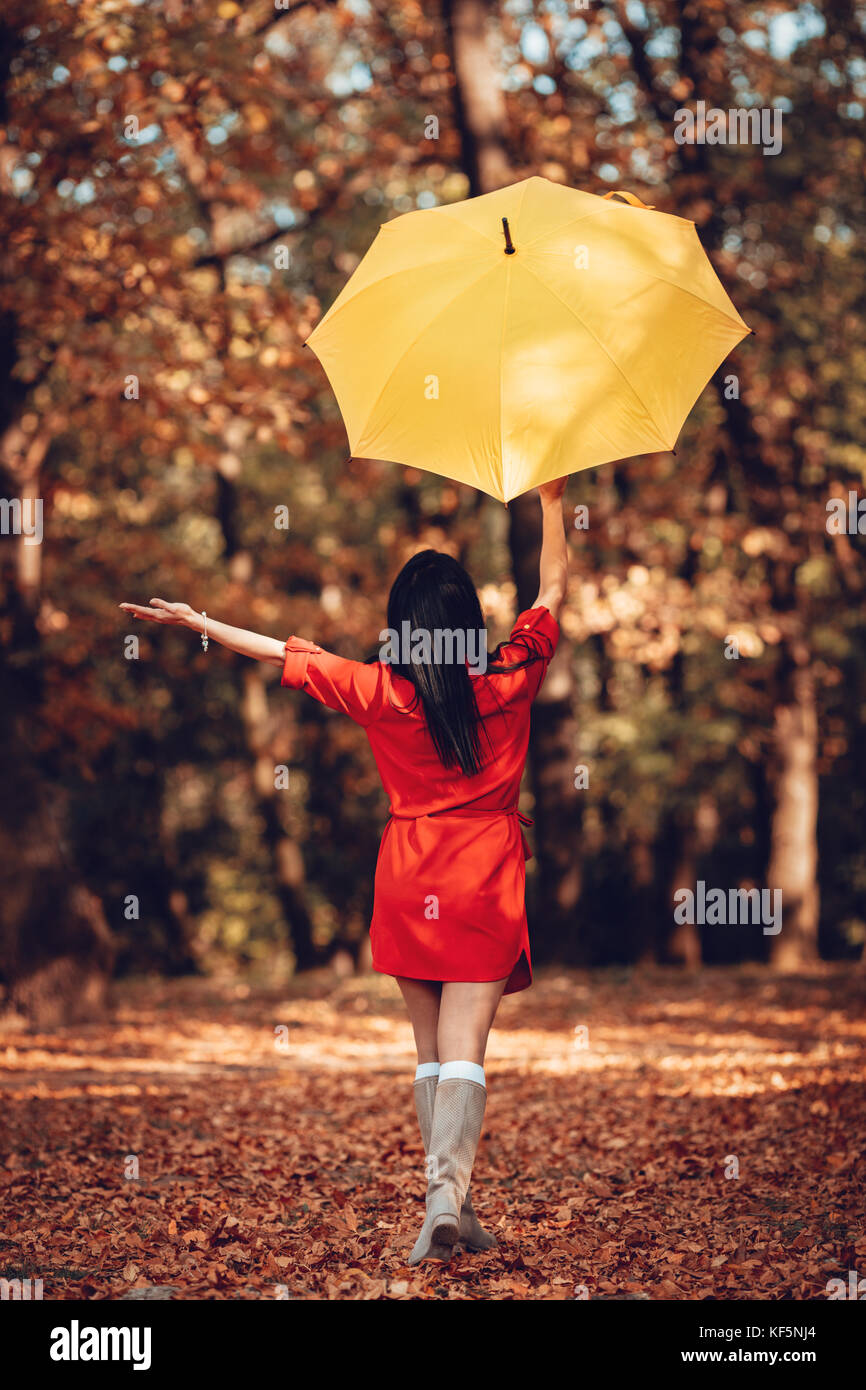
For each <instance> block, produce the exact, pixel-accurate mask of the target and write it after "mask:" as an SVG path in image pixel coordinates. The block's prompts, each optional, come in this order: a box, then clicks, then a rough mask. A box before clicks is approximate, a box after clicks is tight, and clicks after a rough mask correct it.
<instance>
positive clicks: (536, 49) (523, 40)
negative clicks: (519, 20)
mask: <svg viewBox="0 0 866 1390" xmlns="http://www.w3.org/2000/svg"><path fill="white" fill-rule="evenodd" d="M520 51H521V53H522V54H523V56H524V58H525V59H526V61H527V63H534V64H535V65H536V66H537V67H540V66H541V64H542V63H546V62H547V61H548V59H549V58H550V41H549V40H548V37H547V35H546V34H545V32H544V30H543V29H542V27H541V25H540V24H535V23H529V24H524V26H523V30H522V33H521V35H520Z"/></svg>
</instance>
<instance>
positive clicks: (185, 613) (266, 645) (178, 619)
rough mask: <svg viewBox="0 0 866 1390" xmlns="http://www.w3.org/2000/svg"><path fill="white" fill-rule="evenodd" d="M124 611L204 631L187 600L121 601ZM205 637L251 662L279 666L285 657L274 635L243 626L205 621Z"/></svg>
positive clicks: (173, 625) (283, 647)
mask: <svg viewBox="0 0 866 1390" xmlns="http://www.w3.org/2000/svg"><path fill="white" fill-rule="evenodd" d="M120 607H121V608H122V609H123V611H124V613H131V614H132V616H133V617H134V618H146V619H147V620H148V622H151V623H162V624H163V625H164V626H167V627H188V628H189V629H190V630H191V631H192V632H203V631H204V619H203V618H202V615H201V613H196V611H195V609H194V608H190V606H189V604H188V603H167V602H166V600H165V599H163V598H152V599H151V600H150V605H149V606H144V605H143V604H139V603H122V604H121V605H120ZM207 635H208V640H210V638H211V637H212V638H213V640H214V641H215V642H219V643H220V645H221V646H223V647H228V648H229V650H230V651H233V652H240V654H241V656H249V657H252V659H253V661H264V662H267V664H268V665H269V666H282V664H283V661H284V659H285V646H286V644H285V642H279V641H277V639H276V637H263V636H262V634H261V633H260V632H248V631H247V629H246V628H244V627H230V626H229V624H228V623H218V622H215V621H214V619H213V618H208V620H207Z"/></svg>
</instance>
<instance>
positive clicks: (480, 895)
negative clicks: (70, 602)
mask: <svg viewBox="0 0 866 1390" xmlns="http://www.w3.org/2000/svg"><path fill="white" fill-rule="evenodd" d="M565 483H566V479H564V478H561V479H559V480H558V481H557V482H553V483H546V484H544V486H542V487H541V488H539V493H540V497H541V507H542V546H541V560H540V566H539V569H540V578H539V590H538V596H537V598H536V600H535V602H534V604H533V606H532V608H531V609H528V610H527V611H526V612H525V613H521V614H520V616H519V617H518V619H517V622H516V624H515V626H514V629H513V631H512V634H511V637H510V639H509V641H508V642H507V643H505V644H503V645H502V646H500V647H499V648H498V649H497V651H496V652H495V653H493V660H492V662H490V663H488V664H486V665H485V664H484V663H477V664H476V666H475V668H474V669H470V667H469V666H468V665H467V663H466V660H465V646H464V647H463V659H462V660H461V659H460V654H459V653H460V644H459V643H458V656H457V659H451V660H449V659H448V656H449V655H450V656H451V657H452V658H453V645H450V639H451V638H453V636H454V635H455V634H458V635H462V636H463V638H464V639H465V641H466V642H468V641H469V639H470V638H471V637H472V636H477V635H478V634H479V633H482V634H483V629H484V619H483V616H482V613H481V605H480V604H479V602H478V595H477V594H476V592H475V588H474V586H473V584H472V581H471V580H470V578H469V576H468V574H467V573H466V571H465V570H464V569H463V568H462V566H461V565H459V564H458V563H457V561H456V560H454V559H452V558H451V557H450V556H448V555H443V554H439V553H438V552H436V551H433V550H426V551H422V552H421V553H420V554H418V555H415V556H413V557H412V559H411V560H410V561H409V562H408V564H406V565H405V566H404V568H403V570H402V571H401V572H400V574H399V575H398V576H397V578H396V580H395V581H394V586H393V588H392V590H391V594H390V597H389V600H388V628H389V630H390V631H391V632H392V633H393V634H396V635H397V638H398V643H397V645H398V647H399V646H400V640H399V639H400V638H402V637H404V636H405V635H406V634H408V635H409V636H410V637H411V638H412V644H411V646H410V647H409V649H408V650H406V649H404V650H402V651H399V653H398V656H399V659H398V660H396V661H394V660H393V659H392V660H391V661H389V662H387V663H386V662H383V661H381V660H377V661H375V662H371V663H367V664H362V663H360V662H356V661H347V660H345V659H344V658H343V657H339V656H334V655H333V654H332V653H330V652H325V651H323V650H322V648H321V647H319V646H316V645H315V643H313V642H307V641H304V640H302V639H300V638H297V637H290V638H289V640H288V641H287V642H280V641H277V640H276V639H275V638H272V637H262V636H260V635H259V634H258V633H254V632H247V631H245V630H244V629H243V628H236V627H229V626H227V625H226V624H225V623H217V622H212V621H211V620H209V619H208V618H207V617H206V615H205V614H204V613H196V612H195V611H194V610H193V609H192V608H190V607H189V605H188V604H185V603H166V602H165V600H163V599H152V600H151V603H150V606H149V607H141V606H139V605H137V604H134V603H122V604H121V605H120V606H121V608H123V609H124V610H125V611H126V612H127V613H132V614H133V615H134V616H135V617H138V618H147V619H150V620H151V621H152V622H157V623H165V624H170V625H179V626H182V627H188V628H191V629H192V630H193V631H195V632H199V633H201V634H202V640H203V643H204V644H205V647H206V644H207V640H208V639H209V638H210V637H213V638H214V639H215V641H217V642H220V643H222V645H223V646H225V647H228V648H230V650H232V651H235V652H240V653H241V654H242V655H243V656H249V657H252V658H253V659H254V660H257V661H264V662H268V663H270V664H271V665H273V666H281V667H282V670H283V674H282V684H283V685H286V686H290V687H293V688H294V689H303V690H306V691H307V693H308V694H310V695H312V696H313V697H314V698H315V699H317V700H320V701H321V702H322V704H325V705H327V706H329V708H331V709H335V710H341V711H342V712H343V713H345V714H348V715H349V717H350V718H352V719H354V720H355V721H356V723H358V724H360V725H362V726H363V727H364V728H365V729H366V732H367V737H368V738H369V740H370V745H371V747H372V750H373V755H374V757H375V759H376V764H377V766H378V768H379V773H380V776H381V778H382V783H383V785H384V787H385V790H386V791H387V792H388V795H389V796H390V799H391V807H390V819H389V821H388V824H387V826H386V827H385V833H384V835H383V837H382V843H381V847H380V850H379V858H378V862H377V866H376V888H375V901H374V908H373V920H372V922H371V925H370V937H371V942H372V948H373V967H374V969H376V970H378V971H381V972H383V973H385V974H388V975H393V976H394V977H395V978H396V980H397V983H398V984H399V986H400V989H401V991H402V994H403V998H404V1000H405V1002H406V1006H407V1008H408V1011H409V1016H410V1019H411V1021H412V1028H413V1031H414V1034H415V1043H416V1047H417V1051H418V1067H417V1070H416V1073H415V1104H416V1109H417V1113H418V1122H419V1125H420V1129H421V1137H422V1139H423V1142H424V1150H425V1153H426V1155H427V1165H426V1171H427V1177H428V1185H427V1210H426V1216H425V1220H424V1224H423V1226H422V1229H421V1233H420V1235H419V1236H418V1239H417V1241H416V1242H415V1246H414V1249H413V1250H412V1253H411V1255H410V1256H409V1263H410V1264H417V1263H419V1261H421V1260H424V1259H438V1260H442V1261H447V1260H449V1259H450V1257H451V1254H452V1251H453V1249H454V1246H455V1245H456V1244H457V1242H458V1241H459V1242H460V1243H461V1244H462V1245H463V1246H464V1247H466V1248H467V1249H470V1250H485V1249H489V1248H490V1247H491V1246H494V1245H495V1244H496V1240H495V1239H494V1237H493V1236H491V1235H490V1234H489V1233H488V1232H487V1231H485V1230H484V1229H483V1227H482V1226H481V1225H480V1224H479V1222H478V1219H477V1217H476V1215H475V1212H474V1210H473V1207H472V1202H471V1198H470V1194H469V1182H470V1177H471V1174H472V1165H473V1162H474V1159H475V1152H476V1149H477V1147H478V1141H479V1138H480V1135H481V1125H482V1121H483V1118H484V1107H485V1104H486V1100H487V1090H486V1084H485V1076H484V1065H483V1064H484V1054H485V1051H486V1048H487V1037H488V1034H489V1032H490V1027H491V1025H492V1023H493V1018H494V1015H495V1013H496V1009H497V1007H498V1004H499V1000H500V999H501V997H502V995H503V993H505V994H511V993H514V992H516V991H517V990H521V989H525V988H526V987H527V985H529V984H530V983H531V981H532V966H531V958H530V951H529V937H528V934H527V926H526V908H525V904H524V893H525V859H526V858H528V857H529V849H528V847H527V845H526V841H525V839H524V837H523V833H522V831H521V829H520V824H519V822H520V821H521V820H524V818H523V817H521V816H520V815H519V812H518V810H517V800H518V793H519V788H520V779H521V776H522V773H523V767H524V763H525V761H526V750H527V746H528V742H529V709H530V705H531V703H532V701H533V699H534V698H535V696H536V694H537V693H538V690H539V687H540V685H541V682H542V681H543V679H544V675H545V672H546V670H547V666H548V664H549V662H550V659H551V657H552V656H553V653H554V651H555V649H556V644H557V641H558V638H559V626H558V618H559V612H560V609H561V607H562V603H563V600H564V598H565V591H566V584H567V573H568V562H567V552H566V541H565V528H564V525H563V518H562V503H561V498H562V494H563V492H564V491H565ZM425 633H426V634H427V636H428V638H429V641H428V643H427V644H426V647H425V643H424V642H423V641H421V642H420V643H419V642H416V641H415V640H414V638H415V636H416V635H417V634H422V635H423V634H425ZM444 634H447V636H445V637H444V640H439V639H441V638H443V635H444ZM403 645H404V648H405V643H404V644H403ZM524 823H525V822H524Z"/></svg>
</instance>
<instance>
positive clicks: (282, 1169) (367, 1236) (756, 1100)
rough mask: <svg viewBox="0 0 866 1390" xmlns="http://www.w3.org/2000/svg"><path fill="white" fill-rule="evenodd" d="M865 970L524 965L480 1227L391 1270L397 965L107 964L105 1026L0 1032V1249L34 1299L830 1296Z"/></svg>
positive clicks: (401, 1120)
mask: <svg viewBox="0 0 866 1390" xmlns="http://www.w3.org/2000/svg"><path fill="white" fill-rule="evenodd" d="M864 995H866V975H864V974H863V973H862V972H859V973H858V972H856V971H855V969H854V968H853V967H848V968H846V969H840V968H838V967H833V968H831V967H816V968H815V969H814V970H813V971H811V972H809V973H808V974H807V975H803V976H798V977H781V978H779V977H774V976H772V975H770V974H767V973H766V972H764V971H763V970H761V969H760V968H758V967H748V968H742V967H741V968H737V969H731V970H712V971H707V972H704V973H701V974H699V975H685V974H681V973H680V974H677V973H672V972H670V973H669V972H659V971H647V972H634V973H632V972H628V971H605V972H601V973H597V974H592V975H589V974H582V973H578V972H568V973H564V972H561V971H552V972H548V973H544V974H542V975H541V976H539V977H538V978H537V982H536V984H535V986H534V987H533V988H532V989H531V990H529V991H527V992H525V993H523V994H521V995H517V996H514V997H512V998H509V999H506V1000H505V1001H504V1003H503V1006H502V1008H501V1010H500V1018H499V1023H498V1026H497V1028H496V1030H495V1032H494V1034H493V1037H492V1040H491V1045H490V1049H489V1052H488V1060H487V1076H488V1088H489V1100H488V1107H487V1116H486V1121H485V1128H484V1134H483V1138H482V1142H481V1148H480V1151H479V1157H478V1161H477V1163H476V1170H475V1175H474V1178H473V1193H474V1196H475V1205H476V1208H477V1209H478V1212H479V1215H480V1216H481V1218H482V1220H483V1221H484V1222H485V1223H486V1224H487V1225H488V1226H489V1227H490V1228H492V1229H493V1230H494V1231H495V1233H496V1235H497V1237H498V1239H499V1242H500V1243H499V1248H498V1249H497V1250H494V1251H492V1252H490V1253H489V1254H486V1255H469V1254H459V1253H458V1254H457V1255H456V1256H455V1258H454V1260H453V1261H452V1263H451V1265H450V1266H449V1267H448V1268H447V1269H446V1268H443V1267H442V1266H441V1265H433V1264H425V1265H423V1266H421V1267H420V1268H419V1269H416V1270H410V1269H409V1268H408V1266H407V1264H406V1255H407V1253H408V1251H409V1249H410V1248H411V1245H412V1242H413V1240H414V1238H415V1234H416V1232H417V1229H418V1226H419V1224H420V1221H421V1219H422V1215H423V1189H424V1180H423V1155H422V1153H421V1149H420V1141H419V1138H418V1134H417V1130H416V1122H415V1116H414V1109H413V1104H412V1085H411V1082H412V1075H413V1068H414V1054H413V1051H412V1045H411V1034H410V1030H409V1026H408V1023H407V1022H406V1021H405V1019H404V1016H403V1013H402V1005H401V1002H400V999H399V996H398V994H397V992H396V987H395V986H394V985H393V983H392V982H391V981H390V980H388V979H385V978H382V977H378V976H373V977H367V978H363V979H352V980H348V981H342V982H337V981H335V980H334V979H332V978H330V977H325V976H323V975H318V976H316V977H311V978H308V979H305V980H302V981H301V982H300V983H296V984H294V985H292V986H290V987H287V988H283V989H281V990H279V991H276V992H275V991H274V990H262V989H255V988H252V987H250V986H248V985H237V984H233V985H226V986H224V987H218V986H216V985H214V984H213V983H207V982H201V981H182V982H172V983H170V984H164V983H159V984H157V983H146V984H145V983H136V984H133V985H124V986H122V987H121V988H120V989H119V990H118V994H117V1007H116V1012H115V1015H114V1018H113V1021H112V1022H111V1023H109V1024H106V1023H102V1024H100V1025H92V1026H88V1027H80V1028H76V1029H63V1030H59V1031H57V1032H53V1033H51V1034H42V1035H34V1034H30V1033H27V1032H25V1031H22V1030H20V1029H17V1030H15V1029H7V1030H6V1031H5V1032H4V1033H3V1035H2V1038H0V1059H2V1061H3V1082H2V1084H3V1091H4V1095H3V1098H2V1108H3V1113H4V1118H3V1126H2V1133H3V1141H2V1142H3V1152H2V1155H0V1165H2V1166H0V1176H2V1182H3V1187H4V1194H3V1223H2V1232H0V1275H2V1276H4V1277H6V1278H13V1277H24V1276H27V1275H30V1276H31V1277H32V1278H41V1279H42V1280H43V1290H44V1297H45V1298H46V1299H64V1298H82V1297H85V1298H97V1299H99V1298H110V1299H117V1298H124V1297H125V1298H147V1297H162V1298H178V1299H191V1298H195V1299H200V1298H216V1299H226V1298H251V1299H252V1298H275V1297H289V1298H293V1299H309V1298H337V1299H377V1298H386V1299H391V1298H397V1299H399V1298H458V1299H465V1298H485V1299H491V1298H492V1299H500V1298H520V1299H573V1298H575V1297H589V1298H597V1299H602V1298H603V1299H612V1298H623V1297H630V1298H648V1299H706V1298H715V1299H730V1298H734V1299H738V1298H759V1299H785V1298H795V1299H825V1298H826V1297H827V1281H828V1280H829V1279H831V1278H835V1277H839V1276H842V1277H846V1272H847V1270H849V1269H859V1271H860V1273H861V1274H863V1273H866V1234H864V1224H866V1223H864V1212H866V1200H864V1197H866V1193H864V1178H863V1171H864V1170H863V1157H864V1148H866V1088H864V1079H866V1009H864ZM136 1171H137V1174H138V1175H137V1176H135V1173H136Z"/></svg>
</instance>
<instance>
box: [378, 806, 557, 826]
mask: <svg viewBox="0 0 866 1390" xmlns="http://www.w3.org/2000/svg"><path fill="white" fill-rule="evenodd" d="M388 814H389V816H390V817H391V820H433V819H434V818H436V817H437V816H487V817H488V818H490V819H493V818H494V817H496V816H516V817H517V819H518V820H519V822H520V824H521V825H534V824H535V821H534V820H531V819H530V817H529V816H525V815H524V814H523V812H522V811H518V810H517V808H516V807H515V808H514V809H513V810H511V811H494V810H492V809H488V808H485V807H473V806H446V807H445V808H444V810H442V811H422V812H420V814H419V815H417V816H405V815H399V814H398V813H397V812H396V811H392V810H390V809H389V811H388Z"/></svg>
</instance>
